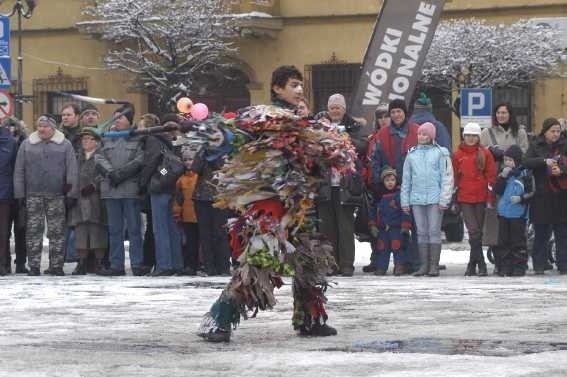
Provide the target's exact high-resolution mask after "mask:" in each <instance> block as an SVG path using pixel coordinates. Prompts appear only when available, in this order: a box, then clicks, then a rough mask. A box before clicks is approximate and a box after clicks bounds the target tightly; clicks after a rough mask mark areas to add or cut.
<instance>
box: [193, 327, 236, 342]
mask: <svg viewBox="0 0 567 377" xmlns="http://www.w3.org/2000/svg"><path fill="white" fill-rule="evenodd" d="M230 334H231V331H230V328H229V329H228V330H224V329H221V328H217V329H215V330H211V331H209V332H208V333H206V334H199V336H201V337H202V338H203V339H205V340H206V341H207V342H211V343H220V342H226V343H228V342H230Z"/></svg>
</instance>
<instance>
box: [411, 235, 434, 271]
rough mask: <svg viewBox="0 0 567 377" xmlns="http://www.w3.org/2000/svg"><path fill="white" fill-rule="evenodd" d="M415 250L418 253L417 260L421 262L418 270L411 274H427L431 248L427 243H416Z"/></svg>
mask: <svg viewBox="0 0 567 377" xmlns="http://www.w3.org/2000/svg"><path fill="white" fill-rule="evenodd" d="M417 251H418V253H419V262H420V263H421V264H420V267H419V270H417V271H416V272H414V274H413V276H423V275H425V274H427V271H429V256H430V253H431V250H430V249H429V244H427V243H420V244H417Z"/></svg>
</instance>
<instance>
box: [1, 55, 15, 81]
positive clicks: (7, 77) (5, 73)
mask: <svg viewBox="0 0 567 377" xmlns="http://www.w3.org/2000/svg"><path fill="white" fill-rule="evenodd" d="M11 67H12V64H11V61H10V57H9V56H0V89H10V87H11V86H12V81H11V77H12V71H11Z"/></svg>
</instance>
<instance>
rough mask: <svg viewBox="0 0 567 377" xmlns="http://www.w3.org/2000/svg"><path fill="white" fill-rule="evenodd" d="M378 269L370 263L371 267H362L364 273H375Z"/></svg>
mask: <svg viewBox="0 0 567 377" xmlns="http://www.w3.org/2000/svg"><path fill="white" fill-rule="evenodd" d="M376 268H377V267H376V265H375V264H374V263H372V262H370V264H369V265H366V266H364V267H362V272H374V271H376Z"/></svg>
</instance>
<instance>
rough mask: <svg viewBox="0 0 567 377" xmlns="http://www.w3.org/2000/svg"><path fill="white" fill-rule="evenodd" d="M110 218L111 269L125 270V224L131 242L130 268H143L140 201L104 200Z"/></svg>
mask: <svg viewBox="0 0 567 377" xmlns="http://www.w3.org/2000/svg"><path fill="white" fill-rule="evenodd" d="M104 204H105V206H106V214H107V218H108V238H109V246H110V268H111V269H113V270H116V271H123V270H124V259H125V258H124V222H126V227H127V228H128V239H129V240H130V247H129V254H130V266H131V267H132V268H137V267H141V266H142V264H143V263H142V262H143V255H142V217H141V209H140V201H139V200H138V199H104Z"/></svg>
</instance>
